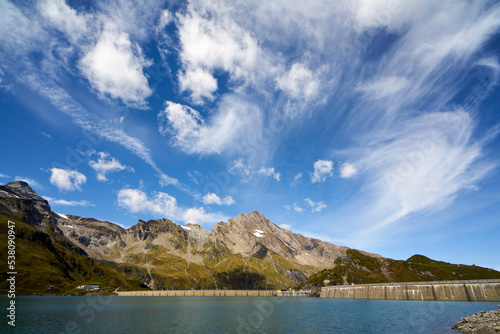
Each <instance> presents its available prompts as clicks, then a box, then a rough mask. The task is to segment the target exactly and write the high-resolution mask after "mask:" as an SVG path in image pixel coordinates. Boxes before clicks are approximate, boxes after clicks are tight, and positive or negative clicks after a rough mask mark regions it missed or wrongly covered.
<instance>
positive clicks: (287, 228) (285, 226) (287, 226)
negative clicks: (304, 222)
mask: <svg viewBox="0 0 500 334" xmlns="http://www.w3.org/2000/svg"><path fill="white" fill-rule="evenodd" d="M280 227H281V228H282V229H284V230H291V229H292V227H291V226H290V225H288V224H281V225H280Z"/></svg>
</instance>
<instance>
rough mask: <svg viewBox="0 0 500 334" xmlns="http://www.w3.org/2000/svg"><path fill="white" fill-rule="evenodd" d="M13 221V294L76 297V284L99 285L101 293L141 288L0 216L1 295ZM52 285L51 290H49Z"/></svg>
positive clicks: (130, 280) (37, 233)
mask: <svg viewBox="0 0 500 334" xmlns="http://www.w3.org/2000/svg"><path fill="white" fill-rule="evenodd" d="M8 220H11V221H14V222H15V232H16V264H15V269H16V272H17V275H16V293H17V294H18V295H30V294H33V293H42V294H77V293H81V292H82V291H81V290H77V289H76V287H77V286H79V285H89V284H91V285H94V284H95V285H100V286H101V288H102V290H103V293H111V292H112V291H114V290H115V289H116V288H118V287H120V288H121V289H126V290H141V289H144V286H143V285H142V283H141V282H140V281H138V280H134V279H130V278H128V277H126V275H124V274H122V273H120V272H118V271H116V270H115V269H112V268H110V267H108V266H105V265H103V264H100V263H98V262H96V261H94V260H92V259H90V258H89V257H87V256H83V255H79V254H76V253H75V252H72V251H70V250H68V249H66V248H64V247H63V246H61V245H59V244H58V243H56V242H53V241H52V240H51V239H50V237H49V235H48V234H46V233H44V232H41V231H38V230H36V229H34V228H33V227H31V226H29V225H27V224H25V223H23V222H22V221H20V220H19V219H18V218H17V217H14V216H9V215H7V214H5V213H0V250H1V252H0V253H1V254H4V256H2V257H0V266H1V268H3V269H2V274H1V275H2V279H1V282H0V294H3V295H5V294H6V293H7V290H8V287H7V281H6V278H7V274H6V272H7V271H8V270H7V255H6V254H7V245H8V244H7V224H8ZM51 286H53V288H50V287H51Z"/></svg>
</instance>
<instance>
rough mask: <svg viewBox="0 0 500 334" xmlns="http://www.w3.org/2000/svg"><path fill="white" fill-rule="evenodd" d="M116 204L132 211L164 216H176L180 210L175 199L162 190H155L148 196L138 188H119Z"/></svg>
mask: <svg viewBox="0 0 500 334" xmlns="http://www.w3.org/2000/svg"><path fill="white" fill-rule="evenodd" d="M118 205H119V206H121V207H123V208H125V209H127V210H129V211H130V212H133V213H140V212H142V213H152V214H155V215H159V216H162V217H165V218H170V217H172V218H174V219H175V218H177V217H179V216H180V210H179V208H178V207H177V199H176V198H175V197H172V196H170V195H169V194H167V193H164V192H157V193H154V194H153V195H152V197H151V198H148V196H147V195H146V193H145V192H144V191H142V190H139V189H121V190H120V191H119V192H118Z"/></svg>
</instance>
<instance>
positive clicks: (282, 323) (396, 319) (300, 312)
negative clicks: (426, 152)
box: [0, 296, 498, 334]
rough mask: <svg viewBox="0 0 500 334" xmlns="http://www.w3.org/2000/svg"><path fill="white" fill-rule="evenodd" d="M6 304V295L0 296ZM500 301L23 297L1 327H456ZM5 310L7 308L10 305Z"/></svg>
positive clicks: (311, 330)
mask: <svg viewBox="0 0 500 334" xmlns="http://www.w3.org/2000/svg"><path fill="white" fill-rule="evenodd" d="M0 301H1V305H2V309H3V310H5V308H4V307H3V306H5V307H7V302H8V300H7V298H2V299H0ZM496 304H498V303H483V302H423V301H388V300H352V299H328V298H293V297H288V298H279V297H116V296H113V297H17V298H16V312H17V314H16V327H15V329H13V328H12V327H10V326H8V325H7V321H6V319H5V318H6V317H5V315H4V316H2V318H3V321H2V325H1V328H2V333H37V334H41V333H384V334H385V333H426V334H427V333H457V332H454V331H453V330H451V327H452V326H453V325H454V324H455V323H456V322H457V321H458V320H460V318H461V317H463V316H467V315H471V314H473V313H476V312H477V311H480V310H491V309H495V308H496V307H495V305H496ZM4 314H6V311H4Z"/></svg>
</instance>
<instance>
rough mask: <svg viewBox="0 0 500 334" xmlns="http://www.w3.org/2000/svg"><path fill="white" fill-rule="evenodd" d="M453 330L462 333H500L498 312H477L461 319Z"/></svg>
mask: <svg viewBox="0 0 500 334" xmlns="http://www.w3.org/2000/svg"><path fill="white" fill-rule="evenodd" d="M497 306H498V307H500V305H497ZM453 329H455V330H457V331H459V332H462V333H500V310H493V311H489V312H485V311H479V312H477V313H476V314H474V315H471V316H469V317H465V318H462V319H461V320H460V321H459V322H457V324H456V325H455V327H453Z"/></svg>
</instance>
